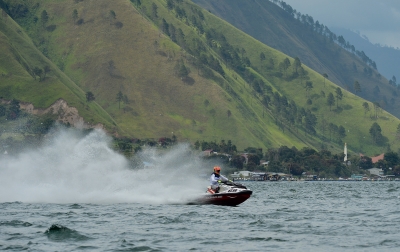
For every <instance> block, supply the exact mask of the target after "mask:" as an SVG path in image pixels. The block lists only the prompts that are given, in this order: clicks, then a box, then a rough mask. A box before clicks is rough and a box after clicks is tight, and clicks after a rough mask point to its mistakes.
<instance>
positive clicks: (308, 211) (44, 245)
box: [0, 182, 400, 251]
mask: <svg viewBox="0 0 400 252" xmlns="http://www.w3.org/2000/svg"><path fill="white" fill-rule="evenodd" d="M247 185H248V186H249V187H250V188H251V189H253V190H254V194H253V196H252V197H251V198H250V199H249V200H248V201H246V202H245V203H243V204H241V205H239V206H238V207H224V206H213V205H202V206H198V205H181V204H148V203H113V204H85V203H79V204H76V203H75V204H72V203H71V204H51V203H22V202H12V203H1V204H0V249H2V250H9V251H20V250H28V251H77V250H86V251H189V250H195V251H277V250H283V251H288V250H294V251H344V250H347V251H376V250H379V251H385V250H387V251H389V250H390V251H393V250H397V249H398V248H399V246H400V241H399V238H398V231H399V229H400V218H399V217H400V212H399V201H400V199H399V196H400V183H397V182H249V183H247Z"/></svg>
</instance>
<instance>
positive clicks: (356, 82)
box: [354, 81, 361, 93]
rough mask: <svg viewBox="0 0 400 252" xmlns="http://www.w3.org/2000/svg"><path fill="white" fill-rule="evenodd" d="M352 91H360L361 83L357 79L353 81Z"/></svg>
mask: <svg viewBox="0 0 400 252" xmlns="http://www.w3.org/2000/svg"><path fill="white" fill-rule="evenodd" d="M354 91H355V92H356V93H358V92H361V85H360V83H359V82H358V81H354Z"/></svg>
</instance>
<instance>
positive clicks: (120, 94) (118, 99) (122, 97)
mask: <svg viewBox="0 0 400 252" xmlns="http://www.w3.org/2000/svg"><path fill="white" fill-rule="evenodd" d="M123 99H124V94H123V93H122V91H121V90H120V91H119V92H118V94H117V101H118V109H120V108H121V101H123Z"/></svg>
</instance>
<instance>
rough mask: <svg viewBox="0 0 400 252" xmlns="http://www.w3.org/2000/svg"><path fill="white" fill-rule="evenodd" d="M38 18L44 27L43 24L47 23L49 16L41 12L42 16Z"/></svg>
mask: <svg viewBox="0 0 400 252" xmlns="http://www.w3.org/2000/svg"><path fill="white" fill-rule="evenodd" d="M40 18H41V19H42V24H43V26H45V24H46V23H47V21H49V15H48V14H47V11H46V10H43V11H42V14H41V15H40Z"/></svg>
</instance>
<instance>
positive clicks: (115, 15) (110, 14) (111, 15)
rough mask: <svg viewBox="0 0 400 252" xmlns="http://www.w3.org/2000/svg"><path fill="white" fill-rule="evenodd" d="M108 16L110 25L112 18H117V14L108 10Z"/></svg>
mask: <svg viewBox="0 0 400 252" xmlns="http://www.w3.org/2000/svg"><path fill="white" fill-rule="evenodd" d="M108 17H109V18H110V25H111V24H112V22H113V20H115V19H116V18H117V14H115V11H113V10H110V12H109V13H108Z"/></svg>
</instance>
